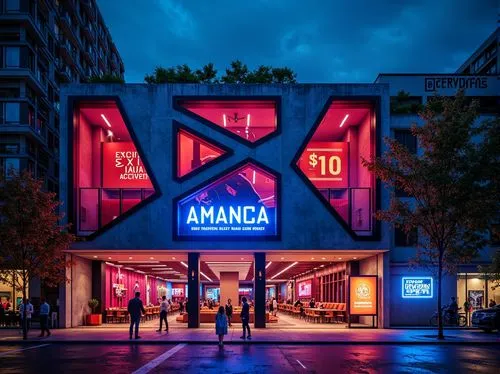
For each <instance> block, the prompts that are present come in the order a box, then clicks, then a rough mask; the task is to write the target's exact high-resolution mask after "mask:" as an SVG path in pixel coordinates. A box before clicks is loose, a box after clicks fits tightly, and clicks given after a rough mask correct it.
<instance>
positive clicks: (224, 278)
mask: <svg viewBox="0 0 500 374" xmlns="http://www.w3.org/2000/svg"><path fill="white" fill-rule="evenodd" d="M239 286H240V279H239V273H238V272H237V271H234V272H229V271H224V272H221V273H220V305H226V303H227V300H228V299H231V303H232V304H233V305H238V296H239V292H238V291H239Z"/></svg>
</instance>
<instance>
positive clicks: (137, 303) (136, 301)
mask: <svg viewBox="0 0 500 374" xmlns="http://www.w3.org/2000/svg"><path fill="white" fill-rule="evenodd" d="M140 296H141V293H140V292H136V293H135V297H134V298H133V299H130V300H129V302H128V308H127V310H128V312H129V314H130V331H129V332H130V339H132V331H133V329H134V325H135V338H136V339H140V338H141V337H140V336H139V322H140V321H141V313H142V314H146V310H144V306H143V305H142V300H141V299H140Z"/></svg>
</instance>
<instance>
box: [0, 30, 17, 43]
mask: <svg viewBox="0 0 500 374" xmlns="http://www.w3.org/2000/svg"><path fill="white" fill-rule="evenodd" d="M0 41H2V42H17V41H19V33H17V32H1V33H0Z"/></svg>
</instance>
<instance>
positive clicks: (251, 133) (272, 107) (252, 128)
mask: <svg viewBox="0 0 500 374" xmlns="http://www.w3.org/2000/svg"><path fill="white" fill-rule="evenodd" d="M177 105H178V106H180V107H181V108H183V109H184V110H186V111H187V112H188V113H191V114H194V115H195V116H196V117H198V118H201V119H203V120H205V121H208V122H210V123H212V124H214V125H216V126H217V127H219V128H221V129H223V130H224V131H226V132H228V133H230V134H232V135H233V136H236V137H238V138H241V139H243V140H244V141H247V142H250V143H254V142H257V141H259V140H261V139H264V138H265V137H267V136H269V135H271V134H272V133H274V132H275V131H276V130H277V128H278V116H277V102H276V101H275V100H184V99H183V100H178V101H177Z"/></svg>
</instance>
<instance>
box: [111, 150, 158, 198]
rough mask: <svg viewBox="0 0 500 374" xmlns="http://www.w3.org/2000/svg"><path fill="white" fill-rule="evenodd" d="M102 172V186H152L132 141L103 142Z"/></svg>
mask: <svg viewBox="0 0 500 374" xmlns="http://www.w3.org/2000/svg"><path fill="white" fill-rule="evenodd" d="M102 174H103V177H102V186H103V187H104V188H153V186H152V184H151V180H150V179H149V176H148V173H147V172H146V168H145V167H144V164H143V163H142V160H141V158H140V157H139V153H138V152H137V149H136V148H135V146H134V143H132V142H117V143H103V145H102Z"/></svg>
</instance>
